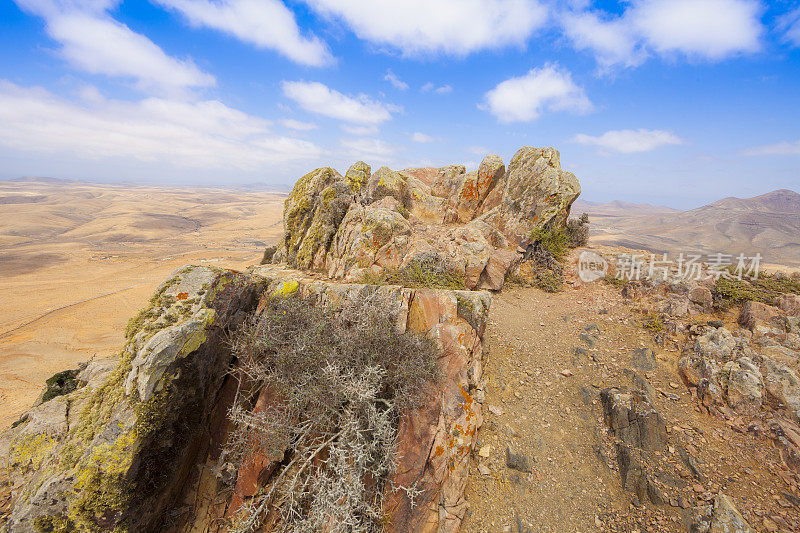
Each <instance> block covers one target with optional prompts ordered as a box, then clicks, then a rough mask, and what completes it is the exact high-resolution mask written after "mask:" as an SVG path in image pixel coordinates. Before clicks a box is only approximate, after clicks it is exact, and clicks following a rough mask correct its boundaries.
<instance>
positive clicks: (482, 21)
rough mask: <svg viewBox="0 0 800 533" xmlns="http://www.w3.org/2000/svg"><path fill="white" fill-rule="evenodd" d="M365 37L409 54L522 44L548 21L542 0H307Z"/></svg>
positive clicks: (455, 52) (462, 53) (456, 52)
mask: <svg viewBox="0 0 800 533" xmlns="http://www.w3.org/2000/svg"><path fill="white" fill-rule="evenodd" d="M304 1H305V2H306V3H307V4H308V5H309V6H310V7H311V8H312V9H313V10H315V11H316V12H318V13H320V14H322V15H324V16H327V17H330V18H333V19H336V20H340V21H342V22H343V23H344V24H345V25H346V26H348V27H350V28H351V29H352V30H353V32H354V33H355V34H356V35H357V36H358V37H359V38H361V39H364V40H366V41H369V42H371V43H373V44H376V45H379V46H383V47H389V48H392V49H395V50H399V51H400V52H401V53H402V54H403V55H406V56H420V55H427V54H448V55H455V56H465V55H467V54H470V53H473V52H477V51H480V50H486V49H498V48H503V47H507V46H522V45H524V43H525V41H526V40H527V39H528V38H529V37H530V36H531V35H532V34H533V32H534V31H535V30H537V29H539V28H541V27H542V26H544V24H545V22H546V21H547V9H546V8H545V7H544V6H543V5H542V4H541V3H539V2H538V1H537V0H404V1H403V2H396V1H391V0H374V1H371V2H365V1H364V0H304Z"/></svg>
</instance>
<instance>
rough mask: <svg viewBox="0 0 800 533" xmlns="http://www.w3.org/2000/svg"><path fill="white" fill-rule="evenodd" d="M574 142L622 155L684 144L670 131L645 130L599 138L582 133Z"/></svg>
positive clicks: (613, 133) (610, 132)
mask: <svg viewBox="0 0 800 533" xmlns="http://www.w3.org/2000/svg"><path fill="white" fill-rule="evenodd" d="M572 140H573V142H577V143H580V144H586V145H590V146H598V147H600V148H602V149H604V150H609V151H613V152H619V153H621V154H634V153H638V152H649V151H650V150H655V149H656V148H659V147H661V146H667V145H674V144H683V139H681V138H680V137H678V136H677V135H675V134H674V133H671V132H669V131H663V130H645V129H638V130H616V131H607V132H605V133H604V134H602V135H600V136H599V137H592V136H591V135H586V134H584V133H580V134H578V135H576V136H575V137H573V139H572Z"/></svg>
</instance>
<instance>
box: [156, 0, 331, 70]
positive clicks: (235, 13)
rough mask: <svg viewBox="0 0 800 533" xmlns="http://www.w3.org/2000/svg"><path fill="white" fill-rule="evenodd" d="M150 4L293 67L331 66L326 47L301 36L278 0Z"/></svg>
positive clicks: (172, 0)
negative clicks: (281, 58) (272, 53)
mask: <svg viewBox="0 0 800 533" xmlns="http://www.w3.org/2000/svg"><path fill="white" fill-rule="evenodd" d="M153 1H154V2H156V3H157V4H160V5H161V6H163V7H165V8H167V9H170V10H172V11H176V12H178V13H180V14H181V15H183V17H185V18H186V20H187V21H188V22H189V24H191V25H192V26H194V27H205V28H211V29H214V30H217V31H221V32H223V33H226V34H228V35H232V36H233V37H236V38H237V39H239V40H240V41H243V42H246V43H249V44H252V45H254V46H256V47H257V48H262V49H268V50H274V51H276V52H278V53H279V54H281V55H283V56H284V57H286V58H288V59H290V60H292V61H294V62H295V63H299V64H301V65H309V66H313V67H319V66H322V65H326V64H329V63H331V62H333V57H332V56H331V53H330V51H329V50H328V46H327V45H326V44H325V43H324V42H323V41H321V40H320V39H319V38H317V37H316V36H314V35H308V36H304V35H303V34H302V33H301V31H300V28H299V27H298V26H297V20H296V19H295V16H294V13H293V12H292V11H291V10H289V9H288V8H287V7H286V6H285V5H284V4H283V2H281V1H279V0H214V1H211V0H153Z"/></svg>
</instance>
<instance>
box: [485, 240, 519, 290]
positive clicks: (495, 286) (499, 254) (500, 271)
mask: <svg viewBox="0 0 800 533" xmlns="http://www.w3.org/2000/svg"><path fill="white" fill-rule="evenodd" d="M518 257H519V256H518V255H517V253H516V252H515V251H513V250H502V249H501V250H495V251H494V253H492V255H491V256H490V257H489V261H488V263H486V268H485V269H484V271H483V272H482V273H481V276H480V279H479V281H478V286H479V287H480V288H481V289H488V290H492V291H499V290H500V289H502V288H503V284H504V283H505V279H506V274H508V272H509V270H511V268H512V266H513V265H514V262H515V261H516V260H517V259H518Z"/></svg>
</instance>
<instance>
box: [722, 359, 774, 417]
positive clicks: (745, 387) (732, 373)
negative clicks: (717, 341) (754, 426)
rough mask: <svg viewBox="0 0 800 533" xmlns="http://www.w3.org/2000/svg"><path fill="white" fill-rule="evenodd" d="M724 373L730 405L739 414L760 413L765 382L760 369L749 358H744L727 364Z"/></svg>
mask: <svg viewBox="0 0 800 533" xmlns="http://www.w3.org/2000/svg"><path fill="white" fill-rule="evenodd" d="M722 372H723V374H722V375H724V376H726V379H725V382H724V383H723V387H724V390H725V400H726V401H727V402H728V405H730V406H731V407H732V408H733V409H734V410H735V411H736V412H739V413H746V414H755V413H756V412H758V410H759V409H760V408H761V402H762V401H763V398H764V382H763V378H762V376H761V371H760V370H759V369H758V367H757V366H756V365H755V364H753V362H752V361H751V360H750V359H749V358H747V357H742V358H740V359H739V360H738V361H728V362H727V363H725V366H723V368H722Z"/></svg>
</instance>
